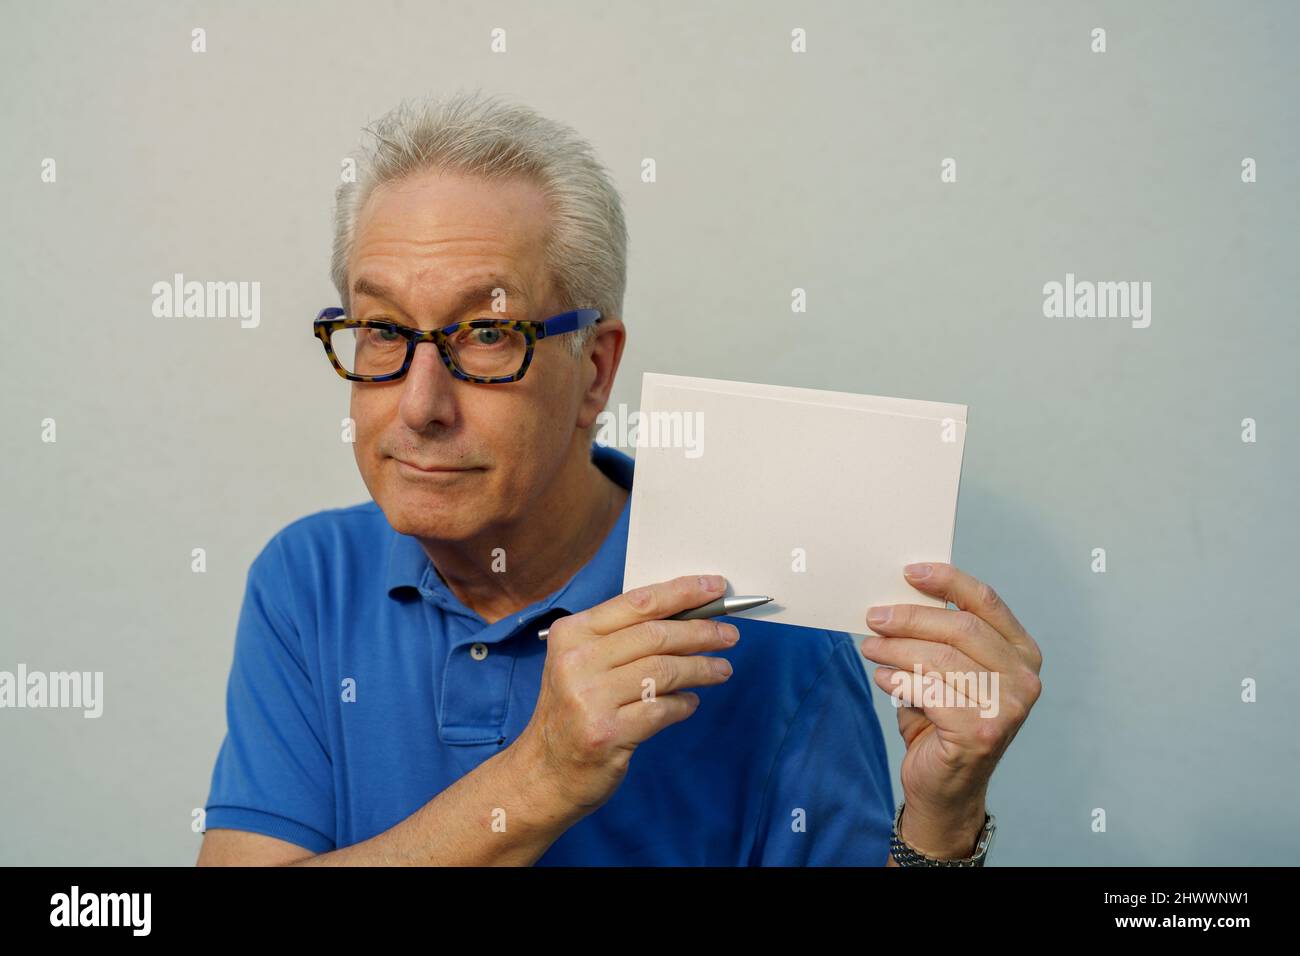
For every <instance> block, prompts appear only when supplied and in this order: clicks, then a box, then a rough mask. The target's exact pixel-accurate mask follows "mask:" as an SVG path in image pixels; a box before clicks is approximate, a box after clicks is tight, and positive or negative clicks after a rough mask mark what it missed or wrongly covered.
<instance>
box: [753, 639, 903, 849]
mask: <svg viewBox="0 0 1300 956" xmlns="http://www.w3.org/2000/svg"><path fill="white" fill-rule="evenodd" d="M834 639H835V646H834V648H833V650H832V651H831V653H830V656H829V657H828V659H827V661H826V664H825V666H824V667H823V668H822V671H821V674H820V675H819V676H818V678H817V680H815V681H814V682H813V684H812V686H811V687H810V688H809V690H808V692H807V694H806V695H805V696H804V699H803V700H802V701H801V702H800V704H799V707H798V709H797V710H796V711H795V715H794V717H793V718H792V720H791V721H790V726H789V729H788V730H787V732H786V735H785V740H784V741H783V742H782V743H781V745H780V748H779V750H778V751H777V756H776V760H775V762H774V764H773V766H772V772H771V775H770V776H769V778H768V782H767V786H766V792H765V793H764V797H763V804H762V809H761V810H760V812H759V819H758V831H757V838H756V840H755V844H754V849H753V852H752V854H751V856H750V865H751V866H884V865H885V864H886V862H888V859H889V837H890V833H891V832H892V831H893V826H894V814H893V809H894V807H893V799H894V798H893V787H892V785H891V782H890V776H889V759H888V755H887V753H886V750H885V741H884V738H883V737H882V735H881V731H880V721H879V720H877V719H876V711H875V705H874V702H873V700H872V693H871V688H872V685H871V684H870V683H869V682H868V680H867V675H866V673H865V670H864V668H863V666H862V664H861V663H859V662H858V659H857V656H856V655H857V646H856V644H855V643H854V641H853V640H852V638H847V639H846V638H844V637H843V636H842V635H836V636H835V638H834Z"/></svg>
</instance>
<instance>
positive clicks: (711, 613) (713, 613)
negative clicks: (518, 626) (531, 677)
mask: <svg viewBox="0 0 1300 956" xmlns="http://www.w3.org/2000/svg"><path fill="white" fill-rule="evenodd" d="M770 600H772V599H771V598H770V597H767V596H766V595H758V594H744V595H740V596H738V597H720V598H716V599H714V600H712V601H710V602H709V603H708V604H701V605H700V606H699V607H693V608H689V609H687V610H685V611H678V612H677V613H676V614H673V615H670V616H668V617H666V618H664V620H665V621H697V620H699V619H700V618H705V617H721V616H722V615H723V614H738V613H740V612H741V611H748V610H749V609H750V608H752V607H758V606H759V605H760V604H766V603H767V602H768V601H770ZM550 633H551V629H550V628H549V627H544V628H542V629H541V630H540V631H538V632H537V636H538V637H540V638H541V639H542V640H546V636H547V635H548V634H550Z"/></svg>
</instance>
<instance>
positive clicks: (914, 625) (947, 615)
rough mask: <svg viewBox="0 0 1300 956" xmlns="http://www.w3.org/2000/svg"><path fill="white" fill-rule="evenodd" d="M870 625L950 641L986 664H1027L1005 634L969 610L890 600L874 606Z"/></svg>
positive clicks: (1004, 666)
mask: <svg viewBox="0 0 1300 956" xmlns="http://www.w3.org/2000/svg"><path fill="white" fill-rule="evenodd" d="M867 626H868V627H869V628H871V630H872V631H874V632H876V633H877V634H883V635H884V636H886V637H914V638H919V639H921V640H925V641H935V642H938V643H942V644H947V645H949V646H950V647H953V648H955V649H956V650H958V651H961V652H962V653H963V654H965V655H966V656H967V657H968V658H970V659H971V660H973V661H975V662H976V663H978V664H981V665H983V666H984V667H989V668H997V669H1000V670H1008V669H1010V668H1011V667H1023V666H1024V659H1023V658H1022V657H1020V656H1019V654H1018V653H1017V651H1016V650H1015V649H1014V648H1013V647H1011V646H1010V645H1009V644H1008V643H1007V642H1006V641H1005V640H1004V639H1003V637H1002V635H1001V634H999V633H998V632H997V631H995V630H994V629H993V626H992V625H991V624H989V623H987V622H986V621H984V620H982V619H981V618H979V617H977V616H976V615H974V614H972V613H971V612H970V611H954V610H952V609H950V608H946V607H925V606H924V605H921V604H891V605H886V606H883V607H873V608H871V610H869V611H868V612H867Z"/></svg>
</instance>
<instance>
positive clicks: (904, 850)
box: [889, 802, 997, 866]
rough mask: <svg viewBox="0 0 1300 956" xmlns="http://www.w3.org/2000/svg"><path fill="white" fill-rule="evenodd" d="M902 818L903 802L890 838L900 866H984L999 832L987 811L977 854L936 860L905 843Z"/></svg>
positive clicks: (891, 848) (895, 859)
mask: <svg viewBox="0 0 1300 956" xmlns="http://www.w3.org/2000/svg"><path fill="white" fill-rule="evenodd" d="M902 818H903V802H900V803H899V804H898V812H897V813H895V814H894V832H893V834H892V835H891V836H890V838H889V854H890V856H892V857H893V858H894V862H895V863H897V864H898V865H899V866H983V865H984V858H985V857H986V856H987V855H988V852H989V845H990V844H991V843H992V841H993V833H994V831H996V830H997V820H996V819H995V818H994V816H993V814H991V813H989V812H988V811H987V810H986V811H984V829H983V830H982V831H981V832H980V838H979V843H977V844H976V845H975V854H974V855H973V856H968V857H963V858H962V859H959V860H936V859H935V858H933V857H929V856H926V855H925V854H924V853H921V852H919V851H917V850H914V849H913V848H912V847H910V846H908V845H907V843H906V842H904V840H903V838H902V836H900V835H899V832H898V823H899V821H900V820H902Z"/></svg>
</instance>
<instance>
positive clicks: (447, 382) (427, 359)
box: [401, 342, 457, 431]
mask: <svg viewBox="0 0 1300 956" xmlns="http://www.w3.org/2000/svg"><path fill="white" fill-rule="evenodd" d="M456 381H457V380H456V378H455V376H453V375H452V374H451V371H450V370H449V369H448V368H447V366H446V365H444V364H443V362H442V356H441V355H439V354H438V347H437V346H436V345H434V344H433V343H432V342H421V343H420V344H419V345H417V346H416V347H415V354H414V355H412V356H411V367H410V368H409V369H407V371H406V376H405V378H403V380H402V402H401V414H402V419H403V421H404V422H405V424H406V426H407V427H408V428H410V429H412V430H415V431H420V430H423V429H425V428H427V427H428V426H429V424H430V423H433V422H436V423H437V424H440V425H444V426H446V425H453V424H455V422H456Z"/></svg>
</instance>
